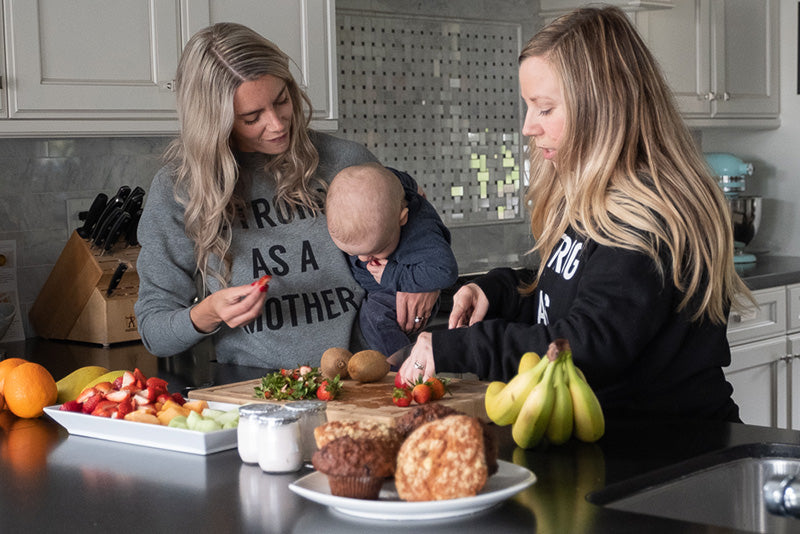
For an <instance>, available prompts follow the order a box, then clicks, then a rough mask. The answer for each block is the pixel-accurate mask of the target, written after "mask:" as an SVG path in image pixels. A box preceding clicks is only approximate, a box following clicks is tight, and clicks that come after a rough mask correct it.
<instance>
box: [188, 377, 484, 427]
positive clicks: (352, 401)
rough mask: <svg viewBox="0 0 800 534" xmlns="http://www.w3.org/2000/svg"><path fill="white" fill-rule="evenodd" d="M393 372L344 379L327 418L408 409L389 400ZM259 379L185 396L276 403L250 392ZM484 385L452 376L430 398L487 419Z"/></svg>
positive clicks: (388, 418)
mask: <svg viewBox="0 0 800 534" xmlns="http://www.w3.org/2000/svg"><path fill="white" fill-rule="evenodd" d="M394 375H395V373H389V374H388V375H386V376H385V377H384V378H383V380H380V381H379V382H371V383H368V384H361V383H359V382H356V381H355V380H344V381H343V384H344V387H343V388H342V390H341V392H340V393H339V396H338V397H337V398H336V400H333V401H329V402H328V408H327V412H326V414H327V417H328V421H335V420H339V419H351V420H352V419H357V420H373V421H381V422H384V423H388V424H392V423H393V422H394V420H395V419H396V418H398V417H400V416H402V415H403V414H405V413H407V412H408V410H409V408H399V407H397V406H395V405H394V404H393V403H392V389H393V388H394ZM260 382H261V381H260V379H255V380H246V381H244V382H236V383H233V384H226V385H223V386H212V387H209V388H203V389H195V390H192V391H190V392H189V398H190V399H203V400H207V401H216V402H227V403H231V404H249V403H251V402H273V403H278V404H280V402H279V401H266V400H264V399H257V398H255V397H254V396H253V388H254V387H255V386H257V385H259V383H260ZM488 385H489V383H488V382H480V381H477V380H461V379H458V378H453V379H451V381H450V391H451V392H452V395H445V396H444V398H442V399H439V400H438V401H434V402H438V403H441V404H445V405H447V406H450V407H451V408H454V409H456V410H459V411H461V412H464V413H465V414H467V415H471V416H473V417H479V418H481V419H483V420H484V421H488V420H489V418H488V417H487V415H486V408H485V407H484V395H485V393H486V387H487V386H488ZM411 406H412V407H413V406H416V404H414V403H412V404H411Z"/></svg>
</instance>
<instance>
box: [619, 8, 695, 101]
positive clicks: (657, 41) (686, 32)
mask: <svg viewBox="0 0 800 534" xmlns="http://www.w3.org/2000/svg"><path fill="white" fill-rule="evenodd" d="M708 2H709V0H682V1H681V2H676V4H675V7H673V8H672V9H664V10H660V11H652V12H642V13H637V15H636V19H635V20H636V25H637V27H638V29H639V32H640V33H641V34H642V37H643V38H644V39H645V40H646V41H647V45H648V46H649V47H650V51H651V52H652V53H653V55H654V56H655V57H656V59H657V60H658V62H659V64H660V65H661V69H662V71H663V72H664V76H665V78H666V79H667V82H668V83H669V85H670V88H671V89H672V91H673V93H674V94H675V100H676V102H677V104H678V108H679V109H680V111H681V113H682V114H683V115H684V116H687V117H691V116H703V117H707V116H709V115H710V113H711V100H710V99H711V95H710V91H711V78H710V77H711V63H710V59H711V55H710V52H709V45H710V26H709V12H710V11H709V5H708Z"/></svg>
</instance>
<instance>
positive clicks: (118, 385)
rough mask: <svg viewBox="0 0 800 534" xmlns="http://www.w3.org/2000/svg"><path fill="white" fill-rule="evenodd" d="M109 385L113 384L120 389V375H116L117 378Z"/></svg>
mask: <svg viewBox="0 0 800 534" xmlns="http://www.w3.org/2000/svg"><path fill="white" fill-rule="evenodd" d="M111 385H112V386H113V388H114V389H122V377H121V376H118V377H117V378H115V379H114V381H113V382H112V383H111Z"/></svg>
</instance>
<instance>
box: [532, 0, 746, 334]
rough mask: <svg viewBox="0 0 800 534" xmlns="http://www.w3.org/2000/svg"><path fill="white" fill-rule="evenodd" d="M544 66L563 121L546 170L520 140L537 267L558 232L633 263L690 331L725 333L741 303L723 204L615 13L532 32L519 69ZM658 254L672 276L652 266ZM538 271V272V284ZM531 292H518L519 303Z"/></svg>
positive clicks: (587, 12)
mask: <svg viewBox="0 0 800 534" xmlns="http://www.w3.org/2000/svg"><path fill="white" fill-rule="evenodd" d="M529 57H540V58H543V59H545V60H547V61H548V62H549V63H550V65H551V66H552V68H553V70H554V72H555V73H556V76H557V77H558V78H559V80H560V84H561V89H562V92H563V98H564V106H565V111H566V121H565V128H564V132H563V134H562V140H561V143H560V146H559V150H558V154H557V156H556V157H557V160H556V161H557V166H554V165H553V164H552V163H551V162H549V161H546V160H545V159H544V158H543V157H542V154H541V151H539V150H537V149H536V146H535V139H533V138H531V139H530V145H529V150H530V159H531V173H530V174H531V175H530V187H529V189H528V191H527V194H526V197H525V199H526V201H527V203H528V206H529V208H530V210H531V212H530V216H531V231H532V232H533V236H534V237H535V239H536V243H535V245H534V248H533V250H534V251H537V252H538V253H539V254H540V256H541V257H542V258H548V257H549V256H550V253H551V251H552V250H553V248H554V247H555V246H556V245H557V243H558V242H559V240H560V238H561V236H562V234H563V233H564V231H565V230H566V229H567V227H569V226H571V227H573V228H574V229H575V230H576V231H577V232H578V233H579V234H581V235H583V236H585V237H588V238H590V239H592V240H594V241H596V242H597V243H599V244H602V245H607V246H612V247H621V248H625V249H629V250H633V251H639V252H642V253H645V254H647V255H648V256H650V257H652V258H653V261H654V263H655V265H656V266H657V268H658V269H659V271H660V274H661V275H662V276H663V277H665V276H667V267H669V270H668V271H669V273H671V277H672V283H673V284H674V285H675V287H677V288H678V290H680V291H681V292H682V293H683V297H682V299H681V302H680V303H679V305H678V310H682V309H684V308H687V307H688V306H690V304H691V308H689V311H690V312H691V317H692V320H699V319H701V318H703V317H706V318H709V319H710V320H711V321H712V322H714V323H717V324H719V323H725V322H727V316H726V310H727V309H728V307H729V306H736V307H739V306H740V304H739V303H740V302H742V299H741V298H740V297H741V296H744V297H745V298H746V299H748V300H750V301H751V302H752V301H753V299H752V295H751V294H750V292H749V290H748V289H747V287H746V286H745V284H744V282H742V280H741V279H740V278H739V276H738V275H737V273H736V270H735V267H734V264H733V252H734V248H733V231H732V226H731V221H730V213H729V209H728V206H727V203H726V201H725V198H724V195H723V194H722V192H721V191H720V189H719V187H718V186H717V183H716V181H715V180H714V178H713V177H712V176H711V173H710V169H709V168H708V166H707V164H706V163H705V160H704V159H703V157H702V155H701V154H700V151H699V150H698V147H697V146H696V144H695V141H694V139H693V138H692V136H691V134H690V132H689V130H688V128H687V127H686V125H685V124H684V122H683V120H682V119H681V117H680V114H679V112H678V110H677V107H676V105H675V103H674V101H673V96H672V93H671V92H670V90H669V88H668V86H667V84H666V82H665V80H664V77H663V76H662V74H661V72H660V69H659V67H658V64H657V62H656V61H655V59H654V58H653V56H652V55H651V53H650V51H649V50H648V49H647V46H646V45H645V44H644V42H643V41H642V39H641V37H640V36H639V34H638V33H637V32H636V30H635V29H634V27H633V26H632V25H631V23H630V21H629V20H628V18H627V17H626V15H625V14H624V13H623V12H622V11H621V10H620V9H618V8H613V7H600V8H581V9H577V10H575V11H573V12H571V13H569V14H566V15H564V16H562V17H560V18H559V19H557V20H555V21H554V22H552V23H551V24H550V25H548V26H547V27H545V28H544V29H542V30H541V31H540V32H538V33H537V34H536V35H535V36H534V37H533V38H532V39H531V40H530V41H529V42H528V43H527V45H526V46H525V47H524V49H523V50H522V53H521V55H520V58H519V61H520V63H522V62H523V61H524V60H525V59H526V58H529ZM663 252H668V253H669V257H670V258H671V265H669V266H665V265H663V264H662V260H661V259H660V258H661V257H662V256H660V255H661V254H662V253H663ZM545 263H546V262H544V261H543V262H541V264H540V267H539V272H538V275H537V279H538V276H541V274H542V272H543V270H544V266H545ZM535 285H536V282H534V283H533V284H532V285H529V286H527V287H526V288H524V291H525V292H530V291H532V290H533V288H534V287H535Z"/></svg>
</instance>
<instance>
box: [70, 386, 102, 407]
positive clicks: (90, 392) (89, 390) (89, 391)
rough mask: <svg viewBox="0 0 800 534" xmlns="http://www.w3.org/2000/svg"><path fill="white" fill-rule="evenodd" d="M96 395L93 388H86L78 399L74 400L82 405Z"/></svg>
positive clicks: (96, 392)
mask: <svg viewBox="0 0 800 534" xmlns="http://www.w3.org/2000/svg"><path fill="white" fill-rule="evenodd" d="M98 393H99V392H98V391H97V390H96V389H95V388H86V389H84V390H83V391H81V393H80V395H78V397H77V398H76V399H75V400H76V401H78V402H80V403H81V404H83V403H84V402H86V401H87V400H89V397H94V396H95V395H97V394H98Z"/></svg>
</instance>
